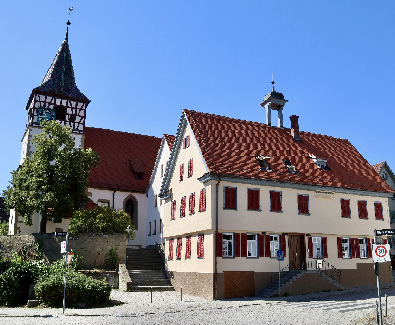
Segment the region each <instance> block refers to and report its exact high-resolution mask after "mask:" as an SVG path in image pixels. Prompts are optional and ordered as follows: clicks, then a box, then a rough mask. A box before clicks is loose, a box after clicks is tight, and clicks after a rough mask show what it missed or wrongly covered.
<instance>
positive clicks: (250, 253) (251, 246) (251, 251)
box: [247, 234, 258, 257]
mask: <svg viewBox="0 0 395 325" xmlns="http://www.w3.org/2000/svg"><path fill="white" fill-rule="evenodd" d="M257 256H258V235H257V234H247V257H257Z"/></svg>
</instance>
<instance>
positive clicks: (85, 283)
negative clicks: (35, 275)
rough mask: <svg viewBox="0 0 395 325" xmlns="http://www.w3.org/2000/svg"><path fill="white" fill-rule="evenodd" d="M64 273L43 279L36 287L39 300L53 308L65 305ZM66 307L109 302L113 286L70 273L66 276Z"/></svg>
mask: <svg viewBox="0 0 395 325" xmlns="http://www.w3.org/2000/svg"><path fill="white" fill-rule="evenodd" d="M63 277H64V275H63V273H60V272H59V273H54V274H51V275H50V276H49V277H48V278H43V279H42V280H41V281H39V282H38V283H37V284H36V286H35V292H36V296H37V298H38V299H40V300H42V301H43V302H44V303H45V304H47V305H49V306H53V307H60V306H62V304H63V288H64V284H63ZM66 279H67V281H66V305H67V306H69V307H70V306H75V305H76V304H78V303H85V304H86V305H87V306H92V305H97V304H101V303H105V302H108V301H109V298H110V293H111V285H110V284H108V283H106V282H104V281H99V280H94V279H92V278H91V277H89V276H86V275H84V274H80V273H77V272H75V271H68V272H67V276H66Z"/></svg>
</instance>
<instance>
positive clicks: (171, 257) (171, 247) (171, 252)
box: [169, 239, 173, 260]
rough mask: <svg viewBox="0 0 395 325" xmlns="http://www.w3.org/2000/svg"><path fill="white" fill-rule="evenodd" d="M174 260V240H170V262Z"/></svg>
mask: <svg viewBox="0 0 395 325" xmlns="http://www.w3.org/2000/svg"><path fill="white" fill-rule="evenodd" d="M172 259H173V239H170V240H169V260H172Z"/></svg>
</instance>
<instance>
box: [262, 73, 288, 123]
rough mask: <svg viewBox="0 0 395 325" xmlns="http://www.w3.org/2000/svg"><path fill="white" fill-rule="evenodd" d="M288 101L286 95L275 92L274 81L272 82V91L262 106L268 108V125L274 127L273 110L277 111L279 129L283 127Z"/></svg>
mask: <svg viewBox="0 0 395 325" xmlns="http://www.w3.org/2000/svg"><path fill="white" fill-rule="evenodd" d="M287 101H288V100H286V99H284V95H283V94H282V93H279V92H277V91H275V90H274V81H273V80H272V91H271V92H270V93H268V94H267V95H266V96H265V98H264V99H263V102H262V103H261V104H260V105H261V106H262V107H264V108H266V124H267V125H270V126H271V125H272V110H275V111H277V114H278V127H279V128H282V127H283V108H284V105H285V103H286V102H287Z"/></svg>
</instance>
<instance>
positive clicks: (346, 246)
mask: <svg viewBox="0 0 395 325" xmlns="http://www.w3.org/2000/svg"><path fill="white" fill-rule="evenodd" d="M342 252H343V258H350V238H342Z"/></svg>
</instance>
